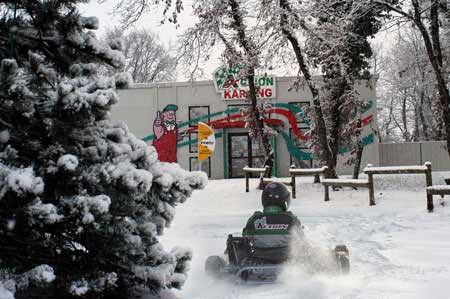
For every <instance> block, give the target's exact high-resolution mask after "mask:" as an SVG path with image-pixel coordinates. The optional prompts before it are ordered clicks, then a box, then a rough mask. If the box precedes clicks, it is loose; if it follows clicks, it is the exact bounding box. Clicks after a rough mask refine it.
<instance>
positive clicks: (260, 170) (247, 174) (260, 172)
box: [243, 166, 268, 192]
mask: <svg viewBox="0 0 450 299" xmlns="http://www.w3.org/2000/svg"><path fill="white" fill-rule="evenodd" d="M267 168H268V166H265V167H261V168H252V167H248V166H245V167H244V168H243V170H244V173H245V192H249V179H250V175H251V174H252V173H255V174H258V175H259V179H260V180H261V184H262V183H263V180H262V179H263V177H264V173H266V171H267Z"/></svg>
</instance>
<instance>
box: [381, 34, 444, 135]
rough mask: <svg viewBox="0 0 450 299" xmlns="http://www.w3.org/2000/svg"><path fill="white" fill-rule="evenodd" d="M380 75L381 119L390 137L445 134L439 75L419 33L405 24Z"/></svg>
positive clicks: (384, 133)
mask: <svg viewBox="0 0 450 299" xmlns="http://www.w3.org/2000/svg"><path fill="white" fill-rule="evenodd" d="M393 39H394V42H393V47H392V49H391V50H390V51H389V52H388V55H387V57H386V58H385V59H386V61H387V62H388V63H387V64H386V67H385V69H384V71H383V73H382V75H381V81H382V84H380V89H379V95H380V96H379V104H380V113H379V122H380V125H381V127H382V133H383V135H384V138H386V139H387V140H388V141H400V140H401V141H422V140H431V139H433V140H440V139H442V138H443V131H442V122H441V117H440V116H439V115H440V114H439V108H438V107H436V106H435V103H436V102H438V100H437V97H438V93H437V91H436V85H437V82H436V78H435V76H432V74H433V69H432V66H431V65H430V63H429V60H428V57H427V52H426V49H425V46H424V44H423V42H422V41H421V36H420V33H419V32H418V31H417V30H415V29H414V28H411V27H410V26H402V27H400V28H399V29H398V31H397V33H396V34H395V35H394V36H393Z"/></svg>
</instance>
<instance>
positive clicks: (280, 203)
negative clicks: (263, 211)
mask: <svg viewBox="0 0 450 299" xmlns="http://www.w3.org/2000/svg"><path fill="white" fill-rule="evenodd" d="M261 202H262V205H263V207H264V208H265V207H269V206H277V207H280V208H282V209H283V210H284V211H286V210H287V209H288V207H289V205H290V203H291V193H290V192H289V190H288V188H287V187H286V186H285V185H284V184H282V183H280V182H271V183H269V184H268V185H267V186H266V188H264V191H263V193H262V198H261Z"/></svg>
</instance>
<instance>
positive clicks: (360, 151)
mask: <svg viewBox="0 0 450 299" xmlns="http://www.w3.org/2000/svg"><path fill="white" fill-rule="evenodd" d="M356 127H357V130H358V132H357V133H356V138H357V145H356V146H357V148H356V157H355V165H354V166H353V175H352V178H353V179H358V178H359V172H360V170H361V159H362V154H363V151H364V144H363V142H362V140H361V132H360V130H361V127H362V124H361V117H359V118H358V122H357V125H356Z"/></svg>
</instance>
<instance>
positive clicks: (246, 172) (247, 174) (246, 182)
mask: <svg viewBox="0 0 450 299" xmlns="http://www.w3.org/2000/svg"><path fill="white" fill-rule="evenodd" d="M247 167H248V166H247ZM244 172H245V192H248V191H249V190H248V189H249V186H248V179H249V173H248V171H245V170H244Z"/></svg>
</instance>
